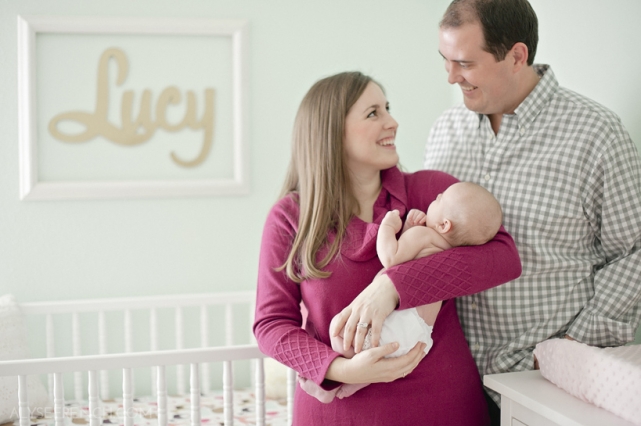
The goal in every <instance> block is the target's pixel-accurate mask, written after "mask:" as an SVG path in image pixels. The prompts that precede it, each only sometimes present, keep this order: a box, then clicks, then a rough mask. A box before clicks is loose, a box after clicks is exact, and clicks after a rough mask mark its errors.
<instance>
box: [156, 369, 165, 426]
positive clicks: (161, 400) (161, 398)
mask: <svg viewBox="0 0 641 426" xmlns="http://www.w3.org/2000/svg"><path fill="white" fill-rule="evenodd" d="M156 370H157V371H156V374H157V376H158V383H157V385H156V388H157V389H158V390H157V396H156V398H157V402H158V426H167V382H166V380H165V366H164V365H159V366H158V367H157V369H156Z"/></svg>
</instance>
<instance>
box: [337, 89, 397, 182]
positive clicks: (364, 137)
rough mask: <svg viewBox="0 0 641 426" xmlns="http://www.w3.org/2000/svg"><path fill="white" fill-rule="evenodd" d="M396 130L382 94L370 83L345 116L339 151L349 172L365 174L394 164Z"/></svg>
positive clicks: (395, 160) (395, 123)
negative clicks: (342, 153)
mask: <svg viewBox="0 0 641 426" xmlns="http://www.w3.org/2000/svg"><path fill="white" fill-rule="evenodd" d="M397 128H398V123H397V122H396V120H394V118H393V117H392V116H391V115H390V113H389V103H388V102H387V98H386V97H385V94H384V93H383V91H382V90H381V88H380V87H379V86H378V85H377V84H376V83H371V82H370V83H369V84H368V85H367V87H366V88H365V91H364V92H363V94H362V95H361V97H360V98H358V100H357V101H356V103H355V104H354V105H352V107H351V108H350V110H349V112H348V113H347V117H345V138H344V140H343V148H344V150H345V157H346V161H347V166H348V168H349V170H350V171H351V172H352V173H367V172H378V171H380V170H385V169H389V168H390V167H394V166H395V165H396V164H397V163H398V154H397V153H396V146H395V145H394V140H395V138H396V129H397Z"/></svg>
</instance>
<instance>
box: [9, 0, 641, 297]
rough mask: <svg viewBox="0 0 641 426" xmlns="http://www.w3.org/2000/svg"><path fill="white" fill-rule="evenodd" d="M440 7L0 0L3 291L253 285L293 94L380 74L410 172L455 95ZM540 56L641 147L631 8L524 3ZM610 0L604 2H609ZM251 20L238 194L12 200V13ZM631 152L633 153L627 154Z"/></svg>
mask: <svg viewBox="0 0 641 426" xmlns="http://www.w3.org/2000/svg"><path fill="white" fill-rule="evenodd" d="M448 3H449V2H448V1H444V0H437V1H419V0H399V1H396V2H390V1H388V0H368V1H365V0H326V1H321V2H319V1H316V2H312V1H307V0H217V1H211V0H186V1H181V2H175V1H169V0H162V1H160V0H138V1H130V0H110V1H98V0H95V1H85V0H50V1H46V2H44V1H40V0H3V1H2V2H0V58H1V59H0V129H1V132H0V293H8V292H10V293H13V294H14V295H15V296H16V297H17V299H18V300H19V301H32V300H42V299H69V298H85V297H92V298H93V297H119V296H129V295H132V296H134V295H145V294H168V293H183V292H204V291H223V290H233V289H253V288H254V286H255V279H256V269H257V258H258V246H259V241H260V234H261V229H262V224H263V221H264V218H265V215H266V213H267V211H268V209H269V207H270V205H271V204H272V203H273V202H274V200H275V198H276V196H277V194H278V192H279V189H280V185H281V181H282V179H283V176H284V173H285V168H286V165H287V162H288V157H289V142H290V141H289V139H290V132H291V127H292V122H293V118H294V114H295V111H296V108H297V106H298V103H299V102H300V99H301V98H302V96H303V95H304V93H305V91H306V90H307V89H308V88H309V86H310V85H311V84H312V83H313V82H314V81H315V80H317V79H318V78H320V77H323V76H326V75H329V74H332V73H335V72H339V71H343V70H352V69H357V70H361V71H363V72H365V73H368V74H371V75H373V76H374V77H375V78H377V79H378V80H379V81H381V82H382V83H383V84H384V86H385V88H386V90H387V93H388V97H389V100H390V102H391V106H392V110H393V113H394V115H395V117H396V118H397V120H398V121H399V123H400V130H399V135H398V139H397V144H398V146H399V152H400V155H401V160H402V163H403V164H404V165H405V166H406V168H407V169H409V170H417V169H419V168H420V167H421V163H422V155H423V144H424V141H425V139H426V137H427V133H428V130H429V127H430V126H431V124H432V123H433V122H434V120H435V119H436V117H437V116H438V114H439V113H440V112H441V111H443V110H444V109H445V108H447V107H449V106H450V105H452V104H453V103H454V102H458V100H459V95H458V93H457V91H456V90H452V89H451V88H450V86H449V85H448V84H447V83H446V80H445V78H446V77H445V72H444V71H443V65H442V60H441V59H440V56H439V55H438V53H437V22H438V20H439V18H440V15H441V14H442V12H443V11H444V10H445V7H446V6H447V4H448ZM532 4H533V6H534V8H535V10H536V11H537V13H538V15H539V20H540V23H541V44H540V48H539V54H538V57H537V59H538V60H539V61H541V62H548V63H551V64H552V65H553V66H554V70H555V73H556V74H557V76H558V78H559V80H560V81H561V84H563V85H565V86H566V87H569V88H571V89H574V90H576V91H579V92H582V93H584V94H587V95H588V96H590V97H592V98H594V99H596V100H597V101H600V102H602V103H604V104H605V105H606V106H608V107H610V108H611V109H613V110H614V111H615V112H617V113H618V114H619V115H620V116H621V117H622V119H623V121H624V123H625V125H626V126H627V127H628V129H629V130H630V133H631V134H632V136H633V139H634V140H635V141H636V143H637V144H641V121H640V120H638V117H640V116H641V102H640V101H639V98H640V97H641V80H640V79H639V78H638V70H639V69H641V51H640V50H639V49H638V48H637V46H639V45H640V43H639V42H640V41H641V29H638V26H637V25H636V22H634V20H635V18H636V17H638V16H641V3H639V2H638V1H636V0H618V1H617V2H616V3H611V2H602V1H598V0H590V1H586V0H565V1H563V2H559V1H554V0H532ZM610 4H616V6H618V8H617V9H613V8H611V7H610V6H609V5H610ZM18 14H24V15H30V14H31V15H37V14H42V15H78V16H87V15H90V16H91V15H93V16H132V17H146V16H150V17H205V18H215V19H226V18H230V19H238V18H241V19H247V20H248V21H249V34H250V37H249V52H250V54H249V91H250V93H249V102H250V104H249V117H248V118H249V137H248V143H249V150H250V164H251V171H250V174H251V177H250V179H251V192H250V194H249V195H247V196H237V197H209V198H185V199H170V198H166V199H139V200H111V201H108V200H106V201H44V202H24V201H19V199H18V125H17V108H16V107H17V90H16V87H17V69H16V68H17V64H16V58H17V49H16V44H17V41H16V16H17V15H18ZM639 146H641V145H639Z"/></svg>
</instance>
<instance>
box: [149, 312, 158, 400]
mask: <svg viewBox="0 0 641 426" xmlns="http://www.w3.org/2000/svg"><path fill="white" fill-rule="evenodd" d="M149 339H150V340H149V350H150V351H152V352H155V351H157V350H158V315H157V313H156V308H151V309H149ZM157 374H158V369H157V368H156V367H151V394H152V395H156V393H157V392H158V387H157V386H158V383H157V382H158V377H157Z"/></svg>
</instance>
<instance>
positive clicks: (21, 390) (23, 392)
mask: <svg viewBox="0 0 641 426" xmlns="http://www.w3.org/2000/svg"><path fill="white" fill-rule="evenodd" d="M18 416H19V418H20V426H29V423H30V421H31V415H30V413H29V394H28V393H27V376H25V375H20V376H18Z"/></svg>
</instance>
